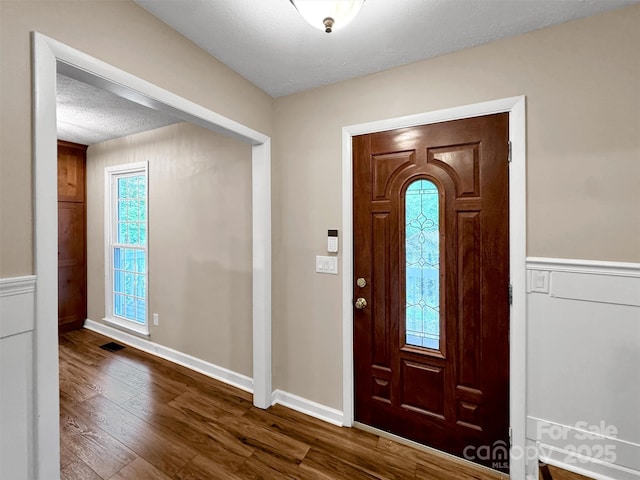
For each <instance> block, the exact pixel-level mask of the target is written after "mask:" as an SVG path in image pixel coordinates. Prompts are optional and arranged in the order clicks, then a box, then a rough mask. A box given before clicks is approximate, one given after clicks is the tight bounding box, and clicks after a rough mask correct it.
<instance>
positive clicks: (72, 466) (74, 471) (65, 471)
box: [60, 460, 102, 480]
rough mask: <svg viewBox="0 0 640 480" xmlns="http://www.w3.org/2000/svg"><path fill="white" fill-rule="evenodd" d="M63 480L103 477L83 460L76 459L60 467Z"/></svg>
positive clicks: (96, 479) (89, 479) (85, 479)
mask: <svg viewBox="0 0 640 480" xmlns="http://www.w3.org/2000/svg"><path fill="white" fill-rule="evenodd" d="M60 479H61V480H102V477H100V475H98V474H97V473H96V472H94V471H93V470H91V468H89V466H88V465H87V464H86V463H84V462H83V461H82V460H75V461H74V462H71V463H69V464H67V465H65V466H64V467H62V468H61V469H60Z"/></svg>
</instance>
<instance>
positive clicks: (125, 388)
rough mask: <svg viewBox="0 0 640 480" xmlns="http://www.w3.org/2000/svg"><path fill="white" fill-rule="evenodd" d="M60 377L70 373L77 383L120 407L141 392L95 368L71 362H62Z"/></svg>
mask: <svg viewBox="0 0 640 480" xmlns="http://www.w3.org/2000/svg"><path fill="white" fill-rule="evenodd" d="M60 365H61V369H60V375H61V379H62V375H63V372H66V373H68V374H69V375H70V376H71V377H72V378H73V379H74V380H75V381H76V382H81V383H82V384H83V385H85V386H86V387H88V388H89V389H91V390H93V391H95V392H96V393H98V394H101V395H102V396H104V397H106V398H108V399H109V400H111V401H112V402H114V403H116V404H118V405H120V404H121V403H124V402H126V401H127V400H131V399H132V398H133V397H135V396H136V395H138V394H139V393H141V392H140V390H136V389H135V388H133V387H131V386H129V385H127V384H126V383H125V382H122V381H121V380H118V379H117V378H114V377H111V376H109V375H104V374H103V373H101V372H100V371H99V370H98V369H96V367H95V366H93V367H90V366H87V365H76V364H75V363H72V362H70V361H67V360H64V361H61V362H60Z"/></svg>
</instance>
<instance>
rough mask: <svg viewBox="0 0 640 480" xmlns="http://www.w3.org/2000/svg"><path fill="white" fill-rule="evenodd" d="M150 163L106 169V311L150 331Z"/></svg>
mask: <svg viewBox="0 0 640 480" xmlns="http://www.w3.org/2000/svg"><path fill="white" fill-rule="evenodd" d="M147 191H148V187H147V162H140V163H133V164H127V165H117V166H115V167H107V168H105V237H106V245H105V246H106V249H105V268H106V270H107V271H106V276H105V277H106V278H105V280H106V282H105V290H106V292H105V301H106V303H105V310H106V318H105V320H108V321H109V322H112V323H115V324H117V325H120V326H122V327H125V328H128V329H130V330H133V331H135V332H138V333H142V334H148V333H149V323H148V313H147V312H148V308H147V306H148V302H147V284H148V270H147V269H148V255H147V232H148V222H147V212H148V204H147Z"/></svg>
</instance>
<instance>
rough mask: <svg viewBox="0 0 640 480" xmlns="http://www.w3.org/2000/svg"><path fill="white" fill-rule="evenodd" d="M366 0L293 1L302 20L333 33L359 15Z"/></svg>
mask: <svg viewBox="0 0 640 480" xmlns="http://www.w3.org/2000/svg"><path fill="white" fill-rule="evenodd" d="M364 2H365V0H291V3H292V4H293V6H294V7H296V9H297V10H298V12H300V15H302V18H304V19H305V20H306V21H307V22H309V23H310V24H311V25H313V26H314V27H316V28H319V29H321V30H324V31H325V32H327V33H331V32H332V31H334V30H337V29H339V28H342V27H344V26H345V25H346V24H347V23H349V22H350V21H351V20H353V18H354V17H355V16H356V15H357V14H358V12H359V11H360V8H361V7H362V4H363V3H364Z"/></svg>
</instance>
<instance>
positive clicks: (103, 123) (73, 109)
mask: <svg viewBox="0 0 640 480" xmlns="http://www.w3.org/2000/svg"><path fill="white" fill-rule="evenodd" d="M56 116H57V122H58V138H59V139H60V140H66V141H68V142H74V143H80V144H82V145H92V144H94V143H100V142H104V141H106V140H111V139H114V138H119V137H125V136H127V135H133V134H134V133H140V132H145V131H147V130H153V129H156V128H160V127H164V126H166V125H171V124H172V123H176V122H179V121H181V120H179V119H177V118H174V117H171V116H169V115H167V114H164V113H161V112H158V111H157V110H153V109H151V108H147V107H145V106H142V105H140V104H138V103H134V102H131V101H129V100H126V99H124V98H122V97H120V96H118V95H116V94H115V93H111V92H108V91H106V90H103V89H100V88H97V87H94V86H92V85H88V84H86V83H84V82H81V81H78V80H75V79H73V78H70V77H67V76H65V75H62V74H58V75H57V79H56Z"/></svg>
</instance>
